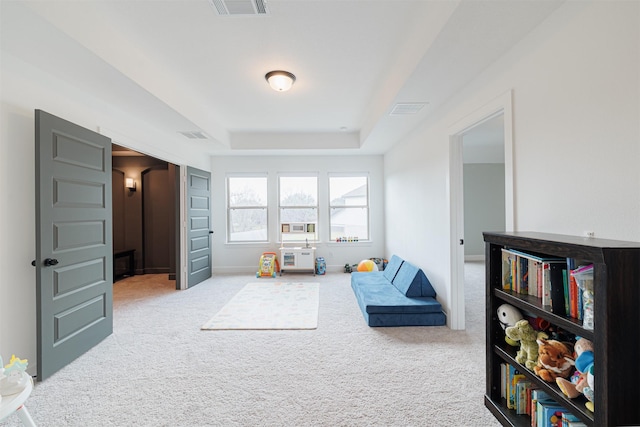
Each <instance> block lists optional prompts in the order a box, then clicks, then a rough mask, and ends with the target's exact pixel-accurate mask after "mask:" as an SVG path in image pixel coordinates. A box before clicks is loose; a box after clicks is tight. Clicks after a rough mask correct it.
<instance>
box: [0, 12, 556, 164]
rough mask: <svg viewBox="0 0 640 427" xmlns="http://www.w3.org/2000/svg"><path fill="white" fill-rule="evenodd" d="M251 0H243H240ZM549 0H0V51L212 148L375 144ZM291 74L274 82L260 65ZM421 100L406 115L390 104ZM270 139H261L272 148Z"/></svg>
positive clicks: (384, 144) (487, 57) (387, 140)
mask: <svg viewBox="0 0 640 427" xmlns="http://www.w3.org/2000/svg"><path fill="white" fill-rule="evenodd" d="M249 1H253V0H249ZM561 3H562V2H561V1H554V0H552V1H539V0H531V1H529V0H520V1H509V0H498V1H493V0H469V1H453V0H449V1H447V0H442V1H436V0H434V1H431V0H414V1H411V0H390V1H382V0H352V1H350V0H336V1H331V0H270V1H269V2H268V12H269V13H268V14H267V15H265V16H220V15H219V14H218V13H217V12H216V10H215V8H213V7H212V5H211V4H210V3H209V2H208V0H181V1H180V0H174V1H171V0H138V1H121V0H92V1H56V0H48V1H30V0H25V1H21V2H17V1H16V2H11V1H1V2H0V5H1V6H0V7H1V8H2V9H1V11H2V14H1V19H2V51H3V52H6V53H9V54H11V55H13V56H16V57H18V58H20V59H21V60H24V61H26V62H29V63H31V64H33V65H35V66H37V67H40V68H43V69H45V70H47V72H50V73H52V74H54V75H56V76H57V77H59V78H63V79H65V80H67V81H69V82H70V83H71V84H73V85H74V86H76V87H78V88H79V89H80V90H83V91H87V93H92V94H94V95H95V96H96V97H98V98H100V99H102V100H103V101H105V102H107V103H111V104H114V105H116V106H117V107H118V108H120V109H122V110H124V111H126V112H128V113H129V114H132V115H135V116H136V117H139V118H140V119H141V120H144V121H146V122H149V123H152V124H153V125H154V126H156V127H157V128H158V129H159V130H161V131H164V132H165V133H166V134H167V135H169V137H170V138H175V140H176V141H178V142H185V143H190V141H193V140H189V139H187V138H186V137H184V136H183V135H181V134H180V133H179V132H182V131H199V132H202V133H204V134H205V135H206V136H207V139H206V140H203V141H198V143H204V144H205V146H206V147H207V148H208V151H210V152H211V153H212V154H216V153H217V154H267V153H278V154H282V153H287V154H290V153H296V154H309V153H318V152H321V153H326V154H339V153H344V154H353V153H364V154H379V153H384V152H385V151H386V150H388V149H389V147H390V146H392V145H393V144H394V143H395V142H397V141H398V140H399V139H400V138H401V137H402V136H403V135H406V134H407V133H408V132H410V131H411V130H412V129H413V128H414V127H415V126H416V125H417V124H418V123H420V122H421V121H424V120H425V119H426V118H427V117H428V116H429V114H431V113H432V112H433V111H434V110H435V109H437V108H438V106H440V105H442V104H443V103H444V102H446V101H447V100H448V99H449V98H450V97H451V96H452V95H454V94H455V93H456V92H457V91H458V90H460V89H461V88H462V87H463V86H464V85H466V84H467V83H469V82H470V81H471V80H472V79H473V78H474V77H475V76H477V75H478V74H479V73H480V72H482V71H483V70H484V69H485V68H486V67H487V66H488V65H490V64H491V63H492V62H494V61H495V60H496V59H497V58H499V57H500V56H501V55H503V54H504V53H505V52H506V51H507V50H509V49H510V48H511V47H512V46H513V45H514V44H515V43H517V42H518V41H519V40H521V39H522V37H524V36H525V35H526V34H527V33H529V32H530V31H531V30H532V29H533V28H535V27H536V26H537V25H539V24H540V23H541V22H542V21H543V20H544V19H545V18H546V17H547V16H548V15H549V14H551V13H552V12H553V11H554V10H555V9H556V8H557V7H558V6H559V5H560V4H561ZM275 69H284V70H287V71H290V72H292V73H294V74H295V75H296V77H297V80H296V82H295V84H294V86H293V88H292V89H291V90H290V91H289V92H284V93H279V92H275V91H273V90H272V89H270V87H269V86H268V84H267V83H266V81H265V79H264V75H265V74H266V73H267V72H268V71H271V70H275ZM413 102H425V103H428V104H427V105H426V107H424V108H422V109H421V110H420V112H418V113H417V114H414V115H400V116H398V115H394V116H391V115H389V112H390V111H391V110H392V108H393V107H394V105H395V104H396V103H413ZM274 150H275V151H274Z"/></svg>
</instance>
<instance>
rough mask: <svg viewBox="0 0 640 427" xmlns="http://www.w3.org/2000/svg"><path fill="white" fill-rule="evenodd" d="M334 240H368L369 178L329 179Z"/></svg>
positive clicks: (332, 177) (338, 177) (346, 177)
mask: <svg viewBox="0 0 640 427" xmlns="http://www.w3.org/2000/svg"><path fill="white" fill-rule="evenodd" d="M329 200H330V202H329V224H330V226H331V234H330V237H331V240H332V241H334V242H335V241H336V240H338V239H341V238H347V239H348V240H349V239H351V240H353V239H356V240H369V178H368V176H330V177H329Z"/></svg>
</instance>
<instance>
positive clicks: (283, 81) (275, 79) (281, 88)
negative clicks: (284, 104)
mask: <svg viewBox="0 0 640 427" xmlns="http://www.w3.org/2000/svg"><path fill="white" fill-rule="evenodd" d="M264 78H265V79H266V80H267V81H268V82H269V86H271V88H272V89H273V90H275V91H278V92H286V91H288V90H289V89H291V86H293V82H295V81H296V76H294V75H293V74H291V73H290V72H288V71H282V70H275V71H269V72H268V73H267V74H265V76H264Z"/></svg>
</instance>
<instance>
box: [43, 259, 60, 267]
mask: <svg viewBox="0 0 640 427" xmlns="http://www.w3.org/2000/svg"><path fill="white" fill-rule="evenodd" d="M42 263H43V264H44V265H45V266H46V267H51V266H52V265H58V260H57V259H55V258H47V259H45V260H44V261H42Z"/></svg>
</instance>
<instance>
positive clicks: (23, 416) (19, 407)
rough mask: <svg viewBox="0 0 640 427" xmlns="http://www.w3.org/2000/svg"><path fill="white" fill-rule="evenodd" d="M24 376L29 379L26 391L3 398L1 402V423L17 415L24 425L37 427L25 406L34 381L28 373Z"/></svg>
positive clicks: (24, 373)
mask: <svg viewBox="0 0 640 427" xmlns="http://www.w3.org/2000/svg"><path fill="white" fill-rule="evenodd" d="M22 375H24V376H25V377H27V382H26V383H27V384H26V386H25V387H24V389H22V391H18V392H17V393H15V394H10V395H8V396H2V401H0V421H2V420H4V419H5V418H7V417H8V416H10V415H11V414H13V413H15V414H17V415H18V417H19V418H20V420H21V421H22V424H24V425H25V426H29V427H35V426H36V425H35V423H34V422H33V419H32V418H31V414H29V411H27V408H25V406H24V402H25V401H26V400H27V398H28V397H29V395H30V394H31V391H32V390H33V379H32V378H31V377H30V376H29V375H28V374H27V373H26V372H23V373H22Z"/></svg>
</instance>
